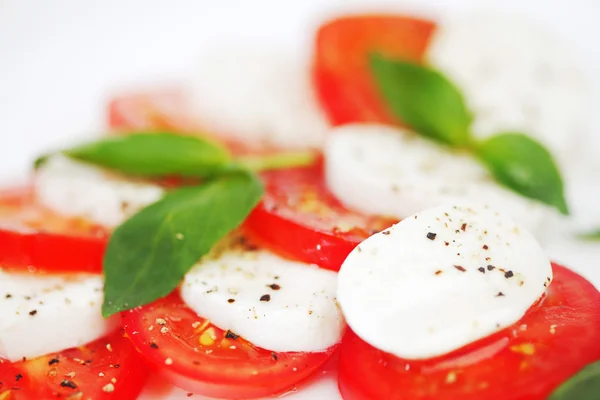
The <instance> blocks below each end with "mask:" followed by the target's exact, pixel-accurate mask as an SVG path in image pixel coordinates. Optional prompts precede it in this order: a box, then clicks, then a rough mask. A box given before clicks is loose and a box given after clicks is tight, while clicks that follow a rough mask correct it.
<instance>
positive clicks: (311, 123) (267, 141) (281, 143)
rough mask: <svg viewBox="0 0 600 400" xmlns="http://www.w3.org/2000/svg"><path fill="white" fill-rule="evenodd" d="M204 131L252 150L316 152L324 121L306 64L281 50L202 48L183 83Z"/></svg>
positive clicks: (240, 47)
mask: <svg viewBox="0 0 600 400" xmlns="http://www.w3.org/2000/svg"><path fill="white" fill-rule="evenodd" d="M189 93H190V98H191V99H192V101H191V103H192V107H193V108H192V110H191V113H193V114H194V115H196V116H197V118H198V122H199V123H200V124H201V126H203V127H204V128H205V129H207V130H209V131H211V132H217V133H219V134H220V135H223V136H227V137H230V138H234V139H238V140H241V141H244V142H246V143H248V144H249V145H251V146H252V145H254V146H256V147H258V148H261V147H264V146H265V145H266V146H274V147H277V148H293V149H295V148H319V147H321V146H322V143H323V139H324V133H325V131H326V129H327V123H326V121H325V117H324V116H323V114H322V112H321V110H320V108H319V107H318V104H317V101H316V99H315V96H314V93H313V92H312V85H311V83H310V68H309V65H308V62H307V61H306V60H299V59H297V58H296V57H294V56H292V55H291V54H289V53H287V52H286V51H277V50H275V49H271V50H266V49H261V48H257V47H256V46H252V45H249V46H240V45H239V44H238V45H226V46H220V47H219V48H218V49H210V50H206V51H205V52H204V54H203V55H202V59H201V62H200V63H198V64H197V66H196V67H195V69H194V71H193V74H192V77H191V79H190V84H189Z"/></svg>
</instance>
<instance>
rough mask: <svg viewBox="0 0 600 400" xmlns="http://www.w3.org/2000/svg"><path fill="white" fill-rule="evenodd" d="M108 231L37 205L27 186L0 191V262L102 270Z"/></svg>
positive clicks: (15, 265)
mask: <svg viewBox="0 0 600 400" xmlns="http://www.w3.org/2000/svg"><path fill="white" fill-rule="evenodd" d="M107 240H108V232H107V231H105V230H104V229H103V228H102V227H100V226H97V225H93V224H90V223H89V222H86V221H85V220H82V219H76V218H65V217H62V216H59V215H57V214H54V213H53V212H51V211H49V210H47V209H45V208H44V207H42V206H40V205H39V204H37V203H36V201H35V196H34V193H33V191H32V189H31V188H22V189H12V190H5V191H2V192H0V265H2V267H3V268H8V269H11V268H14V269H21V270H22V269H23V268H29V269H30V270H33V269H37V270H43V271H48V272H92V273H99V272H101V271H102V257H103V254H104V250H105V247H106V243H107Z"/></svg>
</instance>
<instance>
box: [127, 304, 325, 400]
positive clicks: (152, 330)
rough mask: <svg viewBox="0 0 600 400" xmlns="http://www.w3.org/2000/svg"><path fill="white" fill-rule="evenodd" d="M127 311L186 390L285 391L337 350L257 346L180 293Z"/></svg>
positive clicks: (159, 364)
mask: <svg viewBox="0 0 600 400" xmlns="http://www.w3.org/2000/svg"><path fill="white" fill-rule="evenodd" d="M121 316H122V318H123V326H124V327H125V332H126V333H127V334H128V336H129V338H130V339H131V341H132V342H133V344H134V346H135V347H136V348H137V349H138V351H140V352H141V353H142V355H143V356H144V357H145V358H146V360H148V362H149V363H150V364H151V365H153V366H154V367H156V368H157V370H158V372H159V373H161V374H162V375H163V376H164V377H165V378H166V379H168V380H169V381H170V382H172V383H173V384H175V385H176V386H179V387H180V388H182V389H184V390H187V391H190V392H194V393H199V394H202V395H205V396H209V397H216V398H234V399H239V398H256V397H263V396H269V395H273V394H279V393H283V392H285V391H288V390H290V389H293V388H294V387H295V386H296V385H298V384H299V383H300V382H301V381H303V380H305V379H306V378H307V377H309V376H310V375H312V374H313V373H315V372H316V371H317V370H319V369H320V367H321V366H322V365H323V364H324V363H325V362H326V361H327V360H328V359H329V358H330V357H331V356H332V354H333V353H334V351H335V348H332V349H330V350H329V351H327V352H323V353H274V352H271V351H268V350H264V349H260V348H257V347H255V346H254V345H252V343H249V342H248V341H246V340H244V339H243V338H241V337H237V336H236V335H234V334H232V333H231V332H229V331H227V332H225V331H223V330H221V329H219V328H217V327H215V326H213V325H212V324H210V322H209V321H207V320H203V319H202V318H199V317H198V316H197V315H196V313H194V312H193V311H192V310H191V309H190V308H188V307H187V306H186V305H185V304H184V303H183V302H182V301H181V299H180V297H179V295H178V294H176V293H173V294H171V295H169V296H167V297H165V298H163V299H161V300H158V301H156V302H154V303H152V304H150V305H147V306H144V307H139V308H136V309H134V310H131V311H126V312H123V313H122V314H121ZM336 348H337V346H336Z"/></svg>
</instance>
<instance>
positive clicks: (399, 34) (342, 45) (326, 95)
mask: <svg viewBox="0 0 600 400" xmlns="http://www.w3.org/2000/svg"><path fill="white" fill-rule="evenodd" d="M434 28H435V25H434V23H433V22H431V21H427V20H423V19H418V18H413V17H407V16H401V15H363V16H347V17H342V18H339V19H335V20H333V21H330V22H328V23H326V24H325V25H323V26H321V27H320V28H319V30H318V32H317V35H316V43H315V50H314V55H313V82H314V85H315V89H316V92H317V97H318V99H319V101H320V103H321V106H322V107H323V109H324V110H325V112H326V114H327V116H328V118H329V121H330V122H331V123H332V124H333V125H342V124H346V123H352V122H374V123H397V122H398V121H397V120H396V119H395V118H394V117H392V115H391V113H390V112H389V110H388V109H387V108H386V107H385V106H384V104H383V101H382V100H381V98H380V96H379V95H378V93H377V91H376V88H375V85H374V82H373V80H372V78H371V75H370V73H369V70H368V55H369V53H371V52H380V53H383V54H384V55H387V56H389V57H392V58H399V59H405V60H410V61H415V62H421V61H422V59H423V56H424V53H425V50H426V48H427V45H428V44H429V40H430V38H431V36H432V33H433V31H434Z"/></svg>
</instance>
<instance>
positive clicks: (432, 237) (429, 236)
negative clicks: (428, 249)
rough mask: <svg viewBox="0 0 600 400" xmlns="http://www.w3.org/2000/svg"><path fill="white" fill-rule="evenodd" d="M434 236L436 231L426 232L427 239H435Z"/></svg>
mask: <svg viewBox="0 0 600 400" xmlns="http://www.w3.org/2000/svg"><path fill="white" fill-rule="evenodd" d="M436 236H437V233H433V232H428V233H427V239H429V240H435V237H436Z"/></svg>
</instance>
